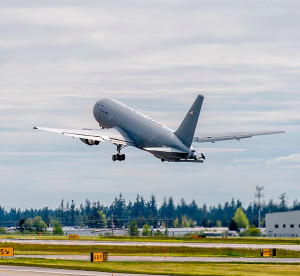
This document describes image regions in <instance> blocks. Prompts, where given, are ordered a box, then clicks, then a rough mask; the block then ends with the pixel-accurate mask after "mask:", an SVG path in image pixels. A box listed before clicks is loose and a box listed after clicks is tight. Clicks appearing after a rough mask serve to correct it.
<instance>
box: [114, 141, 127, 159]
mask: <svg viewBox="0 0 300 276" xmlns="http://www.w3.org/2000/svg"><path fill="white" fill-rule="evenodd" d="M123 147H124V146H122V145H117V151H118V153H117V154H114V155H113V156H112V161H116V160H118V161H124V160H125V154H120V151H121V149H122V148H123Z"/></svg>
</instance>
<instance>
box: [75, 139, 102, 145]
mask: <svg viewBox="0 0 300 276" xmlns="http://www.w3.org/2000/svg"><path fill="white" fill-rule="evenodd" d="M80 140H81V142H82V143H85V144H87V145H89V146H96V145H99V143H100V142H99V141H95V140H90V139H83V138H80Z"/></svg>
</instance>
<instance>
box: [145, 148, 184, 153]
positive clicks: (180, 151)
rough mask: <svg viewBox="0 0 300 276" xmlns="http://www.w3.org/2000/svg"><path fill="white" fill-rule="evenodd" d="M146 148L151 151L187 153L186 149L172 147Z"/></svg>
mask: <svg viewBox="0 0 300 276" xmlns="http://www.w3.org/2000/svg"><path fill="white" fill-rule="evenodd" d="M144 150H146V151H149V152H169V153H187V152H185V151H182V150H179V149H175V148H171V147H153V148H144Z"/></svg>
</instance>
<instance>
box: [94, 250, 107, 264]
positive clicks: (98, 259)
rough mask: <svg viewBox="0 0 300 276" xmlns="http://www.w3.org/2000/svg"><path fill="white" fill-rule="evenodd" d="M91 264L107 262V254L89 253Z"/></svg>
mask: <svg viewBox="0 0 300 276" xmlns="http://www.w3.org/2000/svg"><path fill="white" fill-rule="evenodd" d="M91 262H92V263H96V262H107V252H99V253H91Z"/></svg>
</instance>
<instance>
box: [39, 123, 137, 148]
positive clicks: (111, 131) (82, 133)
mask: <svg viewBox="0 0 300 276" xmlns="http://www.w3.org/2000/svg"><path fill="white" fill-rule="evenodd" d="M34 129H40V130H45V131H50V132H56V133H61V134H63V135H66V136H71V137H73V138H79V139H87V140H93V141H99V142H103V141H105V140H108V141H111V142H112V143H113V144H119V145H124V146H125V145H126V146H134V145H135V143H134V142H133V141H132V140H131V139H130V138H129V137H128V135H127V134H126V133H125V132H124V131H123V130H121V129H120V128H117V127H116V128H103V129H59V128H46V127H34Z"/></svg>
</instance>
